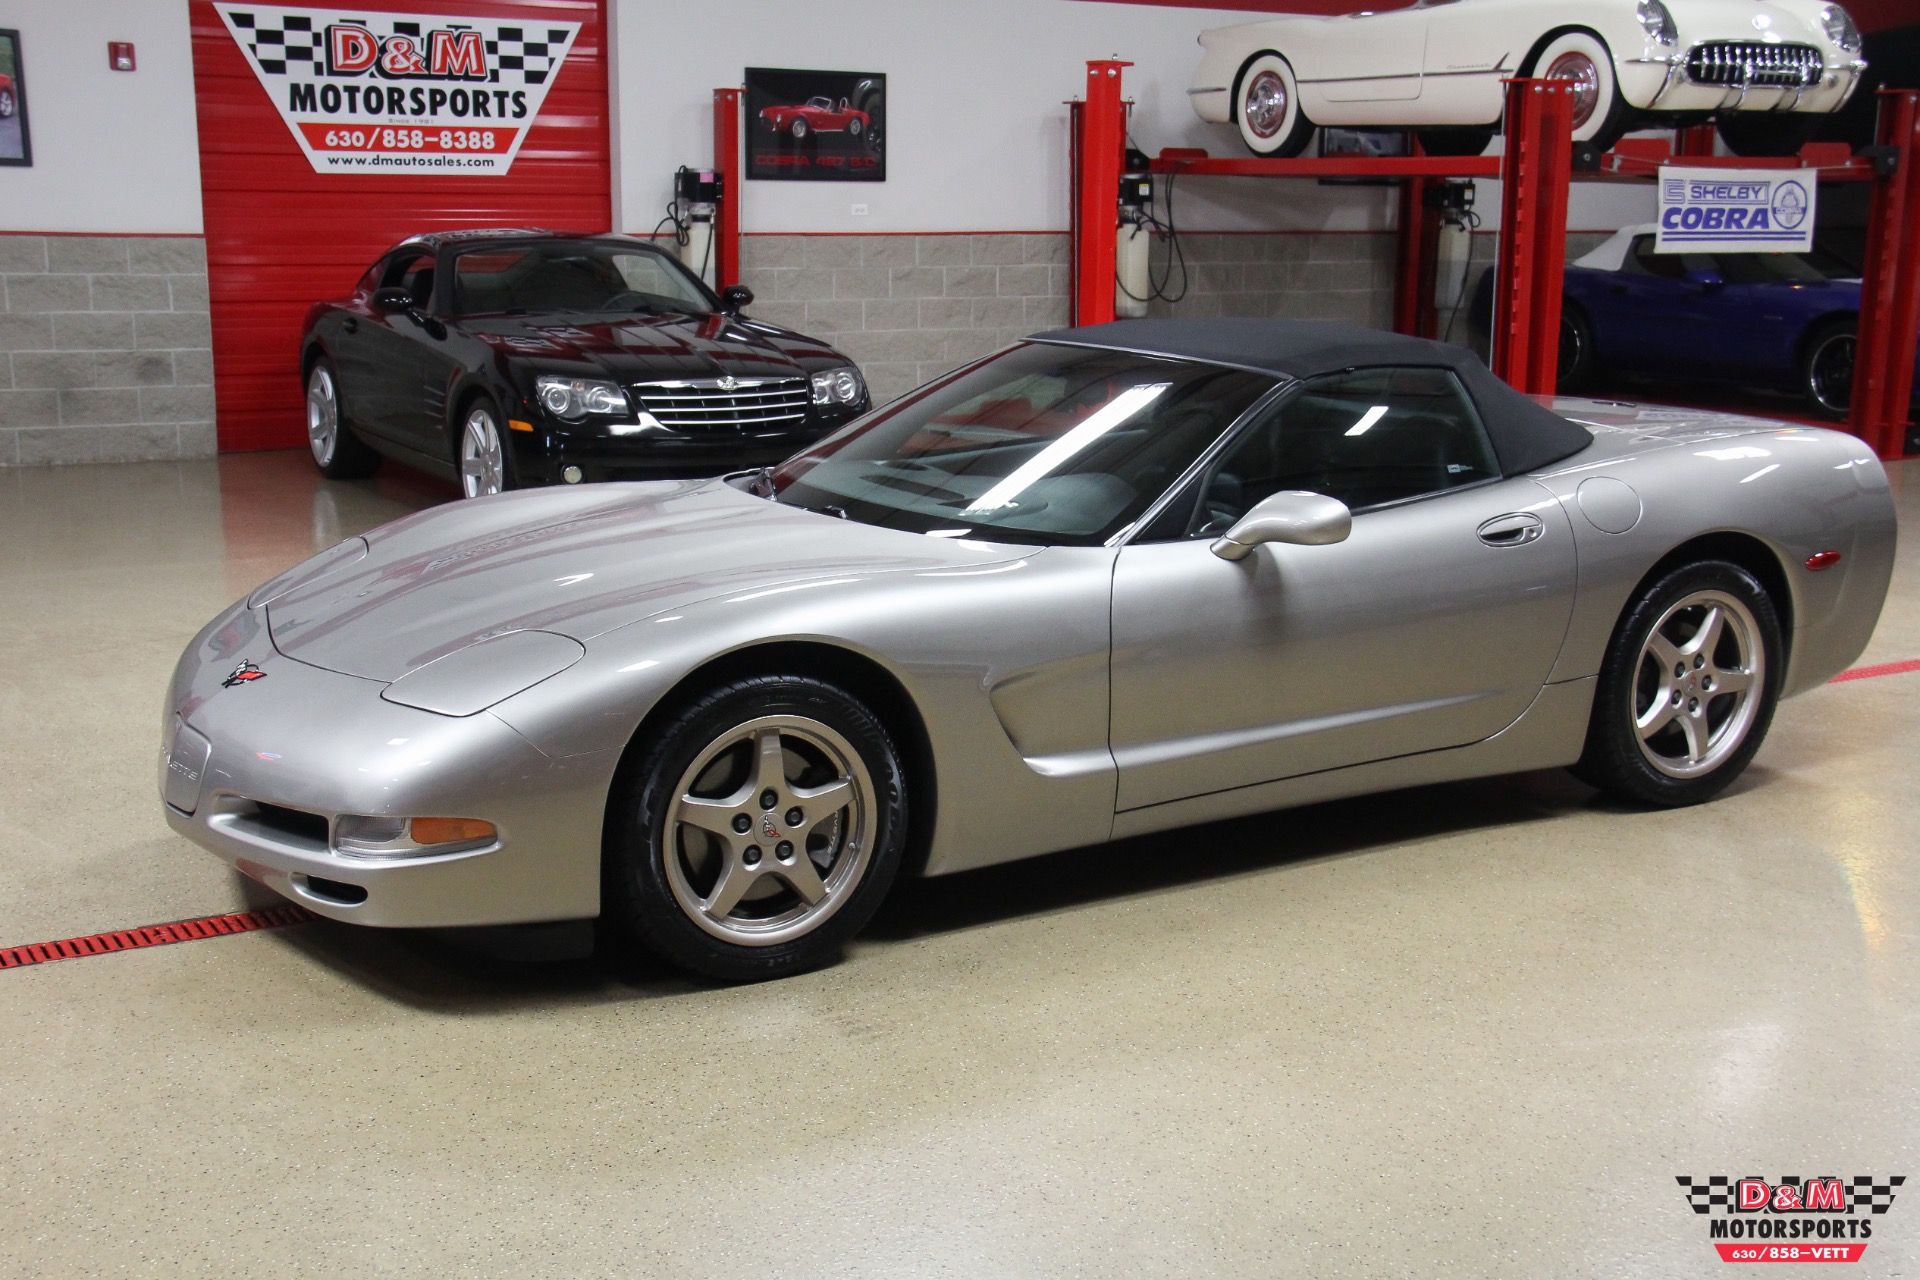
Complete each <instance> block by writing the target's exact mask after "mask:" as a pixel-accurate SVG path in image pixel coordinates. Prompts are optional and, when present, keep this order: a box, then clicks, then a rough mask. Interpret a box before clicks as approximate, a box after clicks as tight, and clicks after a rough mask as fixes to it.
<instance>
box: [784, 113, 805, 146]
mask: <svg viewBox="0 0 1920 1280" xmlns="http://www.w3.org/2000/svg"><path fill="white" fill-rule="evenodd" d="M787 132H788V133H790V134H792V135H793V140H794V141H795V142H800V141H803V140H804V139H805V138H806V136H807V132H808V129H807V118H806V117H805V116H795V117H794V118H793V119H792V120H791V121H790V122H789V123H788V124H787Z"/></svg>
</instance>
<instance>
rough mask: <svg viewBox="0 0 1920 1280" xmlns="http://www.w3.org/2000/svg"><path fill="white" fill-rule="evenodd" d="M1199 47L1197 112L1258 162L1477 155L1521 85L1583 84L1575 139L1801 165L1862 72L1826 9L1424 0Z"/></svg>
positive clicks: (1677, 2)
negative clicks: (1404, 133) (1347, 149)
mask: <svg viewBox="0 0 1920 1280" xmlns="http://www.w3.org/2000/svg"><path fill="white" fill-rule="evenodd" d="M1200 47H1201V48H1203V49H1205V50H1206V56H1205V57H1204V58H1202V59H1201V61H1200V67H1199V70H1198V71H1196V72H1195V73H1194V79H1193V87H1192V88H1191V89H1189V90H1187V93H1188V94H1189V95H1190V96H1191V97H1192V99H1193V109H1194V111H1195V112H1197V113H1198V114H1199V116H1200V118H1201V119H1202V120H1206V121H1209V122H1211V123H1214V124H1229V123H1231V124H1235V125H1237V126H1238V127H1239V130H1240V137H1241V139H1242V141H1244V142H1245V143H1246V145H1247V146H1248V147H1249V148H1250V149H1251V150H1252V151H1253V152H1254V153H1255V154H1257V155H1265V156H1289V155H1297V154H1298V153H1299V152H1300V151H1301V149H1302V148H1304V147H1305V146H1306V144H1307V141H1308V139H1309V138H1311V137H1312V135H1313V130H1314V128H1315V126H1317V125H1339V126H1343V127H1346V128H1362V129H1366V128H1412V129H1418V130H1420V131H1421V133H1420V136H1421V141H1422V143H1423V144H1425V146H1426V148H1427V150H1428V151H1429V152H1432V153H1435V154H1475V153H1478V152H1479V151H1480V150H1481V149H1482V148H1484V147H1485V146H1486V144H1487V142H1488V141H1489V140H1490V139H1491V138H1492V135H1493V133H1494V131H1495V130H1496V129H1497V128H1498V126H1499V121H1500V115H1501V110H1502V107H1503V104H1504V96H1503V94H1504V91H1503V89H1502V86H1501V81H1502V80H1504V79H1506V78H1508V77H1511V76H1552V77H1556V78H1560V79H1566V80H1571V81H1573V82H1574V83H1575V84H1576V85H1577V86H1578V88H1579V92H1578V96H1577V98H1576V100H1575V104H1574V130H1573V136H1574V138H1575V140H1576V141H1581V142H1592V143H1594V144H1596V145H1598V146H1601V147H1608V146H1611V145H1612V144H1613V142H1614V141H1615V140H1616V139H1617V138H1619V136H1620V135H1621V134H1622V133H1625V132H1626V131H1627V130H1629V129H1633V128H1643V127H1648V126H1652V125H1661V124H1695V123H1704V122H1706V121H1709V120H1711V121H1715V122H1717V123H1718V124H1719V126H1720V132H1721V136H1722V137H1724V138H1725V139H1726V141H1727V145H1728V146H1729V147H1731V148H1732V149H1733V150H1734V151H1735V152H1737V153H1739V154H1742V155H1770V154H1783V153H1791V152H1793V151H1796V150H1798V149H1799V147H1800V145H1801V143H1803V142H1805V141H1806V140H1807V138H1808V137H1809V136H1810V135H1811V132H1812V130H1813V128H1814V126H1815V125H1816V124H1817V123H1818V120H1819V117H1820V116H1821V115H1823V114H1825V113H1828V112H1832V111H1837V110H1839V109H1840V107H1841V106H1843V105H1844V104H1845V103H1846V101H1847V99H1848V97H1849V96H1851V95H1852V93H1853V90H1854V87H1855V86H1856V85H1857V84H1858V83H1859V80H1860V76H1861V73H1862V72H1863V71H1864V70H1865V69H1866V63H1865V62H1864V61H1863V60H1862V59H1861V58H1860V32H1859V30H1858V29H1857V28H1856V27H1855V26H1854V23H1853V19H1852V18H1851V17H1849V16H1848V14H1847V11H1846V10H1845V9H1843V8H1841V7H1840V6H1839V5H1837V4H1828V3H1824V0H1666V2H1663V0H1419V3H1417V4H1415V5H1413V6H1412V7H1411V8H1405V9H1394V10H1390V11H1386V12H1379V13H1375V12H1365V13H1351V14H1346V15H1342V16H1338V17H1304V16H1301V17H1284V18H1274V19H1271V20H1268V21H1265V22H1252V23H1247V24H1245V25H1242V26H1233V27H1217V28H1214V29H1213V30H1211V31H1203V32H1202V33H1201V34H1200Z"/></svg>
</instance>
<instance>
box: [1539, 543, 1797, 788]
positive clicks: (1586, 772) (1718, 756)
mask: <svg viewBox="0 0 1920 1280" xmlns="http://www.w3.org/2000/svg"><path fill="white" fill-rule="evenodd" d="M1785 657H1786V654H1785V651H1784V649H1783V646H1782V642H1781V630H1780V615H1779V612H1778V611H1777V610H1776V609H1775V607H1774V604H1773V600H1772V598H1771V597H1770V596H1768V594H1767V591H1766V588H1765V587H1763V586H1761V585H1760V583H1759V581H1758V580H1757V579H1756V578H1755V577H1754V576H1753V575H1752V574H1751V573H1749V572H1748V571H1747V570H1745V569H1743V568H1741V567H1740V566H1739V565H1736V564H1731V563H1729V562H1727V561H1724V560H1703V561H1699V562H1696V563H1694V564H1688V565H1682V566H1681V567H1679V568H1677V569H1674V570H1673V571H1672V572H1670V573H1668V574H1666V575H1664V576H1663V577H1662V578H1661V579H1660V580H1659V581H1658V582H1655V583H1654V584H1653V585H1651V586H1649V587H1648V588H1646V589H1645V590H1644V591H1643V592H1641V594H1640V595H1639V597H1638V598H1636V599H1635V600H1634V601H1633V603H1631V604H1630V605H1628V606H1627V611H1626V613H1625V614H1624V615H1623V616H1622V617H1621V619H1620V623H1619V626H1618V627H1616V628H1615V630H1614V634H1613V639H1612V641H1611V643H1610V644H1609V645H1608V647H1607V654H1606V658H1605V660H1604V661H1603V663H1602V665H1601V668H1600V678H1599V681H1598V682H1597V687H1596V689H1595V691H1594V703H1593V717H1592V719H1591V720H1590V722H1589V723H1588V726H1587V745H1586V751H1585V753H1584V754H1583V755H1582V756H1581V757H1580V763H1579V764H1578V765H1576V766H1575V768H1574V772H1575V773H1577V774H1578V775H1579V776H1580V777H1581V778H1583V779H1584V780H1585V781H1587V782H1588V783H1590V784H1592V785H1593V786H1596V787H1599V788H1600V789H1601V790H1603V791H1606V792H1609V793H1611V794H1612V795H1614V796H1616V797H1617V798H1619V799H1622V800H1626V801H1628V802H1630V803H1634V804H1643V805H1652V806H1656V807H1659V808H1673V807H1677V806H1680V805H1688V804H1699V803H1700V802H1701V801H1703V800H1711V799H1712V798H1713V797H1714V796H1716V795H1718V794H1719V793H1720V792H1721V791H1723V790H1725V789H1726V787H1727V785H1728V784H1729V783H1731V782H1732V781H1733V780H1734V779H1735V778H1737V777H1739V776H1740V772H1741V770H1743V769H1745V768H1746V767H1747V762H1748V761H1750V760H1752V759H1753V754H1754V752H1756V751H1758V750H1759V749H1760V743H1761V742H1762V741H1763V740H1764V739H1765V738H1766V736H1767V727H1768V725H1769V724H1771V723H1772V721H1773V708H1774V703H1775V702H1776V701H1778V699H1779V695H1780V677H1781V668H1782V667H1783V666H1784V665H1785Z"/></svg>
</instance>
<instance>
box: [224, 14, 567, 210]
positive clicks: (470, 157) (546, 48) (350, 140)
mask: <svg viewBox="0 0 1920 1280" xmlns="http://www.w3.org/2000/svg"><path fill="white" fill-rule="evenodd" d="M214 8H215V9H217V10H218V11H219V14H220V17H221V19H222V20H223V21H225V23H226V24H227V30H228V31H230V32H231V33H232V34H233V38H234V40H235V41H237V42H238V43H239V45H240V48H241V50H242V51H244V52H245V54H246V56H247V62H248V64H249V65H251V66H252V67H253V72H254V74H255V75H256V76H258V77H259V78H260V83H261V85H262V86H264V87H265V89H266V91H267V96H268V97H270V98H272V99H273V102H274V105H275V106H276V107H277V108H278V109H279V112H280V118H281V119H283V120H285V121H286V122H287V127H288V128H289V129H291V130H292V131H293V136H294V140H295V141H296V142H298V143H299V144H300V149H301V151H303V152H305V153H306V156H307V160H308V161H309V162H310V163H311V164H312V165H313V168H314V171H315V172H316V173H414V174H422V173H449V174H458V175H461V176H463V177H475V176H484V175H487V174H503V173H506V172H507V171H508V170H509V169H511V168H512V167H513V158H514V156H516V155H518V154H519V151H520V144H521V142H523V141H524V140H525V139H526V136H527V130H528V129H530V128H531V127H532V126H533V122H534V120H535V118H536V117H538V116H539V114H540V104H541V103H542V102H544V101H545V100H546V96H547V88H548V86H549V85H551V84H552V83H553V81H554V78H555V77H556V76H558V75H559V74H560V66H561V64H562V63H564V62H565V61H566V57H567V52H568V50H569V49H571V48H572V47H573V40H574V37H575V36H576V35H578V34H579V31H580V24H579V23H577V22H542V23H540V24H539V25H537V26H536V25H532V24H530V23H527V22H501V21H490V20H484V19H472V20H469V19H464V18H461V19H455V18H449V17H446V16H433V15H425V14H404V13H364V12H363V13H350V12H346V11H342V10H334V9H288V8H279V7H269V6H266V5H252V4H217V5H215V6H214Z"/></svg>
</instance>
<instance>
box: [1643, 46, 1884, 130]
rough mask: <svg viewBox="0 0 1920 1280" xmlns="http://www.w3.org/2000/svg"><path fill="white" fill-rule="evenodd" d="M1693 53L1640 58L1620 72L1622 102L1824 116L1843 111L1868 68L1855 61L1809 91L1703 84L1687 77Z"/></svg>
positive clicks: (1648, 107) (1832, 70)
mask: <svg viewBox="0 0 1920 1280" xmlns="http://www.w3.org/2000/svg"><path fill="white" fill-rule="evenodd" d="M1687 58H1688V51H1686V50H1682V51H1681V52H1678V53H1673V54H1666V55H1661V56H1659V57H1647V58H1634V59H1631V60H1627V61H1622V62H1621V63H1620V64H1619V66H1618V72H1619V80H1620V96H1621V97H1623V98H1625V99H1626V100H1627V104H1628V105H1629V106H1633V107H1637V108H1639V109H1640V110H1642V111H1653V112H1674V113H1677V114H1703V115H1704V114H1716V113H1720V112H1726V111H1754V112H1769V111H1774V112H1794V113H1798V114H1805V115H1821V114H1826V113H1829V112H1834V111H1838V110H1839V109H1840V108H1841V107H1843V106H1845V105H1846V104H1847V99H1848V98H1851V97H1852V96H1853V91H1854V89H1855V88H1857V87H1858V86H1859V83H1860V76H1861V74H1862V73H1863V72H1864V71H1865V70H1866V65H1867V64H1866V63H1864V62H1862V61H1859V60H1858V59H1855V60H1853V61H1851V62H1847V63H1841V64H1838V65H1835V66H1830V67H1828V68H1827V69H1826V70H1825V72H1824V73H1823V74H1822V75H1821V77H1820V83H1818V84H1815V85H1808V86H1806V87H1804V88H1798V87H1796V88H1782V87H1779V86H1773V85H1756V86H1752V87H1748V86H1744V85H1719V84H1700V83H1697V82H1696V81H1694V80H1692V79H1690V78H1689V77H1688V75H1687Z"/></svg>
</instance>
